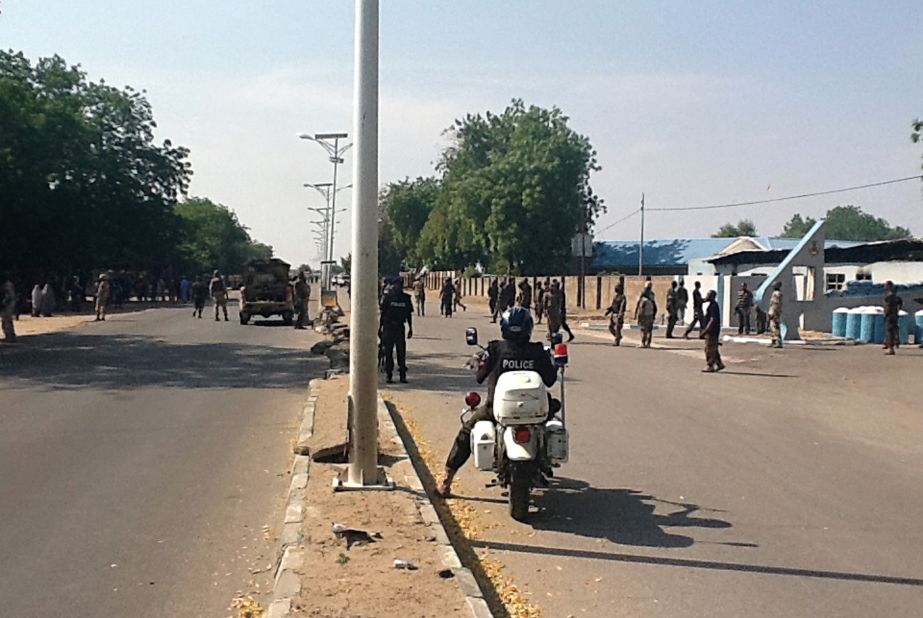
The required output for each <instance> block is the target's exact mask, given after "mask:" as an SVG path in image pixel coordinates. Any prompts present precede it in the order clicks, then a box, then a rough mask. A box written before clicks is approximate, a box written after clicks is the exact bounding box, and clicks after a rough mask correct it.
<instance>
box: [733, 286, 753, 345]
mask: <svg viewBox="0 0 923 618" xmlns="http://www.w3.org/2000/svg"><path fill="white" fill-rule="evenodd" d="M752 308H753V292H751V291H750V290H748V289H747V283H746V282H744V283H741V284H740V291H739V292H737V304H736V305H735V306H734V313H736V314H737V320H738V322H737V334H738V335H743V334H744V332H746V333H747V334H748V335H749V334H750V309H752Z"/></svg>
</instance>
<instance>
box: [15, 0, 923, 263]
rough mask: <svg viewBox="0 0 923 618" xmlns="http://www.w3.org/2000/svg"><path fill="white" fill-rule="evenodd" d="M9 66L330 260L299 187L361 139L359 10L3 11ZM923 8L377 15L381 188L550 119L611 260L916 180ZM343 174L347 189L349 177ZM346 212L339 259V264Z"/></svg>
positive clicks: (290, 245) (915, 186)
mask: <svg viewBox="0 0 923 618" xmlns="http://www.w3.org/2000/svg"><path fill="white" fill-rule="evenodd" d="M0 10H2V13H0V47H2V48H7V49H14V50H21V51H23V52H24V53H25V54H26V55H27V56H29V57H30V58H32V59H35V58H38V57H41V56H48V55H52V54H55V53H56V54H59V55H61V56H63V57H64V58H65V59H66V60H67V61H68V62H69V63H72V64H78V63H79V64H80V65H81V66H82V67H83V69H84V70H86V72H87V73H88V75H89V77H90V78H91V79H93V80H98V79H100V78H104V79H105V80H106V82H107V83H110V84H113V85H117V86H121V85H131V86H133V87H135V88H138V89H144V90H146V92H147V96H148V99H149V100H150V102H151V104H152V106H153V109H154V116H155V119H156V120H157V123H158V137H159V139H165V138H169V139H171V140H172V141H173V142H174V143H177V144H182V145H184V146H186V147H188V148H190V149H191V161H192V164H193V170H194V176H193V179H192V184H191V190H190V193H191V194H192V195H196V196H203V197H209V198H211V199H213V200H215V201H217V202H220V203H222V204H225V205H227V206H228V207H229V208H231V209H232V210H234V211H235V212H236V213H237V215H238V217H239V218H240V220H241V221H242V222H243V223H244V224H245V225H246V226H247V227H248V228H249V229H250V231H251V234H252V235H253V236H254V238H256V239H257V240H260V241H262V242H266V243H269V244H271V245H272V246H273V247H274V248H275V250H276V253H277V255H279V256H281V257H283V258H284V259H286V260H288V261H290V262H292V263H293V264H301V263H305V262H308V263H312V264H316V263H317V260H318V256H317V250H316V248H315V245H314V241H313V239H312V232H311V229H312V228H313V226H312V225H311V223H310V221H311V219H312V218H313V217H314V215H313V214H312V213H309V212H308V210H307V208H309V207H319V206H321V205H322V204H323V198H322V197H321V196H320V195H319V194H317V193H314V192H312V191H310V190H308V189H305V188H304V187H303V184H304V183H306V182H310V183H318V182H329V181H330V180H331V177H332V165H331V164H330V163H329V162H328V161H327V157H326V154H325V153H324V152H323V151H322V150H321V148H320V146H318V145H317V144H313V143H310V142H307V141H304V140H299V139H298V138H297V134H298V133H302V132H308V133H315V132H338V131H343V132H347V133H352V117H353V115H352V84H353V44H354V41H353V32H354V22H353V17H354V14H353V3H352V2H349V1H348V0H326V1H323V2H320V1H306V0H302V1H296V0H275V1H268V0H263V1H251V2H243V1H240V0H224V1H218V0H158V1H157V2H151V1H150V0H147V1H143V2H142V1H136V0H118V1H106V2H102V1H99V0H95V1H94V0H82V1H81V2H73V0H44V1H42V0H0ZM921 26H923V11H920V5H919V0H908V1H899V0H895V1H888V0H883V1H881V2H872V1H870V0H869V1H865V2H854V1H849V0H841V1H812V2H803V0H800V1H776V2H762V3H756V2H749V1H745V0H740V1H737V2H724V1H699V2H694V3H693V2H687V1H667V0H650V1H643V2H642V1H640V0H637V1H620V2H612V1H610V0H598V1H590V0H583V1H581V0H574V1H568V2H564V1H560V0H559V1H557V2H551V1H544V0H532V1H524V0H506V1H505V2H495V1H488V0H455V1H453V2H432V1H424V0H385V1H383V2H382V3H381V25H380V38H381V49H380V63H381V69H380V70H381V75H380V93H381V100H380V174H379V178H380V181H381V183H382V184H384V183H387V182H389V181H394V180H400V179H403V178H405V177H411V178H413V177H417V176H423V175H429V174H432V173H433V162H434V161H435V160H436V159H437V157H438V154H439V152H440V151H441V149H442V148H444V147H445V146H446V145H447V142H446V140H445V138H444V137H443V134H442V132H443V130H444V129H445V128H446V127H448V126H450V125H451V124H452V122H453V121H454V119H456V118H459V117H462V116H464V115H465V114H468V113H478V112H484V111H487V110H491V111H495V112H497V111H502V110H503V109H504V108H505V107H506V105H507V104H508V103H509V102H510V100H511V99H513V98H522V99H524V100H525V102H526V103H527V104H535V105H540V106H546V107H547V106H552V105H555V106H558V107H560V108H561V109H562V110H563V111H564V112H565V114H567V115H568V116H569V117H570V126H571V127H572V128H573V129H574V130H576V131H578V132H580V133H582V134H584V135H587V136H588V137H589V138H590V140H591V142H592V143H593V145H594V147H595V148H596V149H597V151H598V153H599V163H600V164H601V165H602V168H603V169H602V170H601V171H600V172H598V173H597V174H595V176H594V177H593V179H592V185H593V187H594V189H595V190H596V192H597V193H598V194H599V195H600V196H602V197H603V198H604V200H605V202H606V204H607V206H608V212H607V213H606V214H605V215H603V217H602V218H601V219H600V221H599V222H598V225H597V229H598V230H599V232H600V233H599V234H598V235H597V238H598V239H636V238H638V236H639V221H638V217H637V216H633V217H629V218H628V219H626V220H625V221H622V222H620V223H616V224H615V225H613V223H615V222H616V221H618V220H619V219H621V218H622V217H624V216H625V215H627V214H629V213H631V212H632V211H634V210H635V209H636V208H637V207H638V205H639V200H640V196H641V193H642V192H643V193H644V194H645V200H646V205H647V207H649V208H656V207H675V206H697V205H709V204H721V203H729V202H737V201H751V200H761V199H771V198H775V197H783V196H787V195H793V194H802V193H807V192H813V191H823V190H828V189H835V188H839V187H846V186H853V185H859V184H865V183H871V182H875V181H880V180H888V179H892V178H900V177H905V176H912V175H914V174H919V173H921V170H920V163H921V158H920V157H921V154H923V145H921V144H913V143H911V141H910V139H909V134H910V131H911V129H910V123H911V121H912V120H913V119H914V118H916V117H918V116H923V79H921V71H920V69H921V65H923V63H921V61H923V37H921V36H920V33H921V32H923V27H921ZM351 154H352V152H349V153H347V154H346V156H345V159H346V162H345V164H344V165H343V166H341V168H340V179H341V180H340V182H341V184H345V183H348V182H349V181H350V179H351V176H352V167H351ZM921 189H923V185H921V183H920V182H916V181H915V182H908V183H902V184H895V185H890V186H887V187H882V188H878V189H867V190H862V191H857V192H854V193H848V194H843V195H833V196H826V197H822V198H815V199H806V200H798V201H792V202H782V203H777V204H768V205H760V206H749V207H741V208H735V209H727V210H712V211H690V212H683V213H675V212H649V213H648V215H647V217H646V221H645V236H646V237H647V238H676V237H694V236H708V235H710V234H711V233H713V232H714V231H716V230H717V229H718V227H720V226H721V225H722V224H723V223H726V222H728V221H737V220H739V219H741V218H749V219H752V220H753V221H754V222H755V223H756V226H757V228H758V231H759V232H760V233H761V234H765V235H774V234H778V233H779V232H780V231H781V229H782V226H783V225H784V223H785V222H786V221H787V220H788V219H789V218H790V217H791V216H792V214H794V213H795V212H800V213H801V214H803V215H810V216H815V217H817V216H821V215H823V214H824V213H825V212H826V211H827V209H829V208H831V207H834V206H837V205H841V204H857V205H860V206H862V207H863V208H864V209H865V210H866V211H868V212H871V213H873V214H875V215H876V216H880V217H884V218H886V219H887V220H889V221H890V222H891V223H892V224H895V225H903V226H905V227H910V228H911V230H912V231H913V232H914V233H915V234H917V235H921V234H923V216H921V213H923V192H921ZM351 199H352V195H351V191H349V190H346V191H343V192H341V193H340V194H339V200H340V204H339V205H340V206H345V207H347V208H348V210H347V212H345V213H343V214H342V215H340V217H339V219H338V225H337V242H336V245H335V247H336V254H337V255H345V254H346V253H348V252H349V232H350V229H351V223H352V222H351V217H352V208H351Z"/></svg>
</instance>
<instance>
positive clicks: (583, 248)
mask: <svg viewBox="0 0 923 618" xmlns="http://www.w3.org/2000/svg"><path fill="white" fill-rule="evenodd" d="M577 291H578V292H579V294H577V299H578V301H579V302H578V304H579V305H580V307H581V308H582V309H586V205H584V204H581V205H580V285H579V286H578V288H577Z"/></svg>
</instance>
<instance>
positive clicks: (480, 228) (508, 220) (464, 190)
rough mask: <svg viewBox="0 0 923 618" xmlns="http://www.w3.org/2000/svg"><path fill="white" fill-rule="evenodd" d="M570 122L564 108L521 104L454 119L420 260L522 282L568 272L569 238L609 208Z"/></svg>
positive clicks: (588, 152) (586, 144)
mask: <svg viewBox="0 0 923 618" xmlns="http://www.w3.org/2000/svg"><path fill="white" fill-rule="evenodd" d="M567 122H568V118H567V116H565V115H564V114H563V112H561V110H559V109H558V108H552V109H543V108H540V107H536V106H528V107H527V106H526V105H525V104H524V103H523V102H522V101H521V100H518V99H517V100H514V101H513V102H512V103H511V104H510V106H508V107H507V108H506V109H505V110H504V111H503V113H501V114H493V113H491V112H487V113H486V114H483V115H481V114H477V115H468V116H466V117H465V118H463V119H460V120H456V121H455V124H454V125H453V126H452V127H451V128H450V129H449V130H448V131H447V134H448V136H449V138H450V140H451V144H450V146H449V147H448V148H447V149H446V150H445V151H444V152H443V153H442V157H441V159H440V161H439V164H438V166H437V171H438V172H439V173H441V174H442V190H441V191H440V193H439V196H438V199H437V201H436V206H435V207H434V208H433V210H432V212H431V214H430V217H429V219H428V220H427V223H426V225H425V226H424V228H423V231H422V232H421V238H420V241H419V242H420V245H419V246H420V252H421V254H422V255H423V256H424V257H426V258H428V259H430V260H432V261H433V262H434V264H438V265H440V266H442V267H448V268H454V269H462V268H464V267H465V266H468V265H472V264H475V263H478V262H479V263H482V264H484V265H486V266H488V267H490V268H492V269H494V270H498V271H501V270H502V271H505V270H509V271H511V272H514V273H520V274H541V273H542V272H547V271H549V270H562V269H566V268H568V267H569V266H570V265H571V263H572V259H571V257H570V246H571V238H572V237H573V235H574V234H575V233H576V232H578V231H580V230H581V229H589V228H591V227H592V225H593V222H594V221H595V219H596V217H597V216H598V215H599V214H600V213H601V212H602V211H603V210H604V208H605V205H604V203H603V201H602V200H601V199H600V198H599V197H598V196H597V195H596V194H595V193H594V192H593V191H592V189H591V188H590V175H591V174H592V173H593V172H595V171H598V170H599V169H600V167H599V165H598V163H597V159H596V151H595V150H594V149H593V147H592V145H591V144H590V141H589V139H588V138H586V137H585V136H583V135H580V134H578V133H576V132H575V131H573V130H572V129H571V128H570V127H568V125H567Z"/></svg>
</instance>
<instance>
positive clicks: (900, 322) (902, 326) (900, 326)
mask: <svg viewBox="0 0 923 618" xmlns="http://www.w3.org/2000/svg"><path fill="white" fill-rule="evenodd" d="M897 332H898V336H897V338H898V341H900V342H901V345H907V344H908V343H910V314H909V313H907V312H906V311H903V310H901V312H900V313H899V314H898V318H897Z"/></svg>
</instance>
